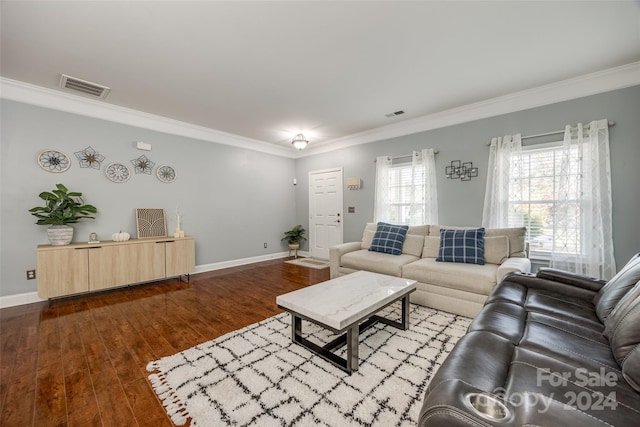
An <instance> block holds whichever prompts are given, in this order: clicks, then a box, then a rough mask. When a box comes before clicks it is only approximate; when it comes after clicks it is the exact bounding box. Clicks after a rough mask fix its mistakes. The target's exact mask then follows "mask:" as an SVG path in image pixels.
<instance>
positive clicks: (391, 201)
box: [373, 148, 438, 225]
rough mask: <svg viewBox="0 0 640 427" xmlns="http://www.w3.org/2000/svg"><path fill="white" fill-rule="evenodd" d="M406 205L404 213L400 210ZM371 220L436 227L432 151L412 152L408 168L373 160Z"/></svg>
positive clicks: (434, 170)
mask: <svg viewBox="0 0 640 427" xmlns="http://www.w3.org/2000/svg"><path fill="white" fill-rule="evenodd" d="M400 168H402V172H400ZM398 187H402V188H398ZM406 204H408V205H409V208H408V212H405V211H404V210H403V207H402V206H400V205H405V206H406ZM373 220H374V221H375V222H378V221H384V222H392V223H405V224H408V225H421V224H438V190H437V185H436V163H435V152H434V150H433V149H432V148H426V149H424V150H422V151H414V152H413V154H412V156H411V164H410V165H408V164H404V165H395V166H394V165H393V160H392V158H391V157H389V156H381V157H378V158H376V188H375V196H374V213H373Z"/></svg>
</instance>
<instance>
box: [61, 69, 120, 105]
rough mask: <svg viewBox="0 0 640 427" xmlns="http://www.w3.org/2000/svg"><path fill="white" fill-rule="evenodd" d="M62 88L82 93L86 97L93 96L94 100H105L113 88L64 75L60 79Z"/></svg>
mask: <svg viewBox="0 0 640 427" xmlns="http://www.w3.org/2000/svg"><path fill="white" fill-rule="evenodd" d="M60 87H61V88H62V89H68V90H72V91H74V92H81V93H83V94H85V95H89V96H92V97H94V98H101V99H105V98H106V97H107V95H108V94H109V91H111V88H109V87H107V86H103V85H100V84H98V83H93V82H89V81H86V80H82V79H78V78H76V77H71V76H67V75H66V74H63V75H62V77H61V78H60Z"/></svg>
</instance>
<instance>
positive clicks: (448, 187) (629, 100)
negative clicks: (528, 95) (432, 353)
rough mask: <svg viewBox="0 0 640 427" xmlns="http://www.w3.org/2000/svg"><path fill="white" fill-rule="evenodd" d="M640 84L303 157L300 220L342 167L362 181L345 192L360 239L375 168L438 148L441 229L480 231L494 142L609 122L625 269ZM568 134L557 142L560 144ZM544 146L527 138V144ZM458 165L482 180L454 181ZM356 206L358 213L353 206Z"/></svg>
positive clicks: (639, 144)
mask: <svg viewBox="0 0 640 427" xmlns="http://www.w3.org/2000/svg"><path fill="white" fill-rule="evenodd" d="M639 117H640V86H635V87H632V88H627V89H621V90H616V91H612V92H607V93H603V94H599V95H594V96H589V97H584V98H579V99H575V100H572V101H566V102H561V103H557V104H553V105H548V106H544V107H539V108H534V109H530V110H525V111H520V112H516V113H510V114H505V115H501V116H496V117H491V118H488V119H483V120H476V121H472V122H467V123H463V124H460V125H455V126H449V127H446V128H441V129H435V130H431V131H427V132H421V133H417V134H413V135H407V136H403V137H399V138H393V139H388V140H383V141H377V142H374V143H370V144H363V145H358V146H355V147H350V148H345V149H342V150H338V151H334V152H331V153H326V154H319V155H315V156H309V157H306V158H302V159H298V161H297V162H296V176H297V178H298V182H299V183H301V184H302V185H298V191H297V193H296V196H297V216H298V218H299V219H300V221H301V222H302V223H303V224H307V225H308V219H307V218H308V217H309V210H308V191H307V189H308V185H307V184H308V183H307V181H308V173H309V171H313V170H321V169H327V168H331V167H336V166H343V167H344V176H345V178H346V177H351V176H358V177H360V178H362V180H363V188H362V190H359V191H349V190H346V189H345V192H344V194H345V196H344V206H345V214H344V216H345V218H344V219H345V222H344V224H345V227H344V240H345V242H348V241H354V240H360V238H361V236H362V229H363V227H364V224H365V222H367V221H372V219H373V198H374V177H375V163H374V162H373V160H374V159H375V158H376V157H377V156H381V155H391V156H398V155H405V154H410V153H411V151H413V150H419V149H422V148H437V149H438V150H440V153H439V154H438V155H437V156H436V167H437V170H438V172H437V179H438V182H437V184H438V207H439V218H440V221H439V222H440V223H441V224H446V225H465V226H477V225H479V224H480V222H481V220H482V206H483V203H484V193H485V185H486V178H487V162H488V157H489V149H488V147H487V146H486V145H485V143H486V141H488V140H490V139H491V138H492V137H496V136H503V135H507V134H514V133H518V132H520V133H522V134H523V135H532V134H538V133H543V132H548V131H555V130H561V129H564V126H565V125H567V124H576V123H578V122H582V123H588V122H590V121H591V120H595V119H602V118H607V119H610V120H615V122H616V125H615V126H613V127H612V128H610V148H611V170H612V178H611V179H612V193H613V194H612V197H613V239H614V246H615V256H616V262H617V264H618V267H621V266H622V265H623V264H624V263H625V262H626V261H627V260H628V259H629V258H630V257H631V256H632V255H633V254H634V253H636V252H638V251H640V225H639V223H638V219H637V216H638V213H639V212H640V191H639V190H638V185H639V184H638V183H640V167H639V162H640V120H639ZM561 137H562V136H561V135H560V136H558V139H561ZM527 142H529V143H533V142H538V141H525V143H527ZM451 160H462V161H465V162H473V164H474V166H476V165H477V166H478V167H479V176H478V177H477V178H473V179H472V180H471V181H467V182H461V181H459V180H448V179H446V178H445V176H444V168H445V166H446V165H448V164H449V163H450V162H451ZM348 206H354V207H355V208H356V212H355V213H354V214H349V213H347V207H348Z"/></svg>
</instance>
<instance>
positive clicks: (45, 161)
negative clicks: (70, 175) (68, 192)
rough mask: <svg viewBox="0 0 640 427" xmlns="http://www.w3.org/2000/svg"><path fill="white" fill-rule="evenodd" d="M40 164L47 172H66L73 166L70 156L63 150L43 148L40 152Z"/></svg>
mask: <svg viewBox="0 0 640 427" xmlns="http://www.w3.org/2000/svg"><path fill="white" fill-rule="evenodd" d="M38 165H39V166H40V167H41V168H42V169H44V170H46V171H47V172H55V173H59V172H64V171H66V170H67V169H69V168H70V167H71V161H70V160H69V157H68V156H67V155H66V154H64V153H63V152H61V151H56V150H42V151H41V152H40V153H38Z"/></svg>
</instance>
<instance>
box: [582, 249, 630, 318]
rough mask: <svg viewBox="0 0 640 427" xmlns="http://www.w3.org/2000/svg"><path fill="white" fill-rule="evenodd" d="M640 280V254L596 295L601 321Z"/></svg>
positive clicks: (597, 311) (594, 301) (595, 301)
mask: <svg viewBox="0 0 640 427" xmlns="http://www.w3.org/2000/svg"><path fill="white" fill-rule="evenodd" d="M638 280H640V253H639V254H636V255H635V256H633V257H632V258H631V259H630V260H629V262H628V263H627V264H626V265H625V266H624V267H622V269H621V270H620V271H619V272H618V274H616V275H615V276H613V278H612V279H611V280H609V281H608V282H607V283H606V284H605V285H604V286H603V287H602V288H600V290H599V291H598V293H597V294H596V296H595V298H594V299H593V303H594V304H595V305H596V313H597V314H598V317H599V318H600V320H602V321H603V322H604V320H605V319H606V318H607V317H608V316H609V314H611V311H612V310H613V309H614V308H615V306H616V304H618V302H619V301H620V300H621V299H622V298H623V297H624V296H625V295H626V293H627V292H629V290H630V289H631V288H633V287H634V286H635V284H636V283H637V282H638Z"/></svg>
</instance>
